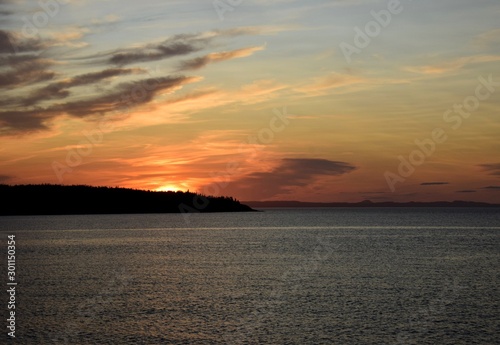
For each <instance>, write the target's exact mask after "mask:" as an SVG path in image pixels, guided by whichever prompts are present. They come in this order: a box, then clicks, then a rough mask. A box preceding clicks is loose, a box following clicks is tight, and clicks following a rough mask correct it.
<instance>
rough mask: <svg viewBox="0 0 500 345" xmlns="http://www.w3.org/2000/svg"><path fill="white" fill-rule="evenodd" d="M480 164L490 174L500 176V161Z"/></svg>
mask: <svg viewBox="0 0 500 345" xmlns="http://www.w3.org/2000/svg"><path fill="white" fill-rule="evenodd" d="M479 166H480V167H481V168H482V169H483V170H484V171H486V172H488V174H490V175H496V176H500V163H492V164H481V165H479Z"/></svg>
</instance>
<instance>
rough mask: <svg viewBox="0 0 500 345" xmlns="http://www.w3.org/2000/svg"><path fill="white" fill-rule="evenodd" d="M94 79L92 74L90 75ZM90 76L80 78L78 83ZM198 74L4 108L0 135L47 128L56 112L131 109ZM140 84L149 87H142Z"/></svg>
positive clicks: (78, 113)
mask: <svg viewBox="0 0 500 345" xmlns="http://www.w3.org/2000/svg"><path fill="white" fill-rule="evenodd" d="M93 77H94V78H95V76H93ZM93 77H88V76H87V77H82V78H81V80H80V82H83V81H84V80H86V79H85V78H89V79H92V78H93ZM199 79H200V78H198V77H186V76H167V77H158V78H147V79H142V80H137V81H133V82H124V83H120V84H118V85H116V86H115V87H114V88H113V89H112V90H110V91H108V92H107V93H105V94H103V95H100V96H97V97H94V98H89V99H85V100H79V101H73V102H66V103H61V104H53V105H51V106H48V107H46V108H35V109H27V110H7V111H2V112H0V125H1V129H0V134H3V135H5V134H25V133H29V132H33V131H38V130H44V129H48V128H49V127H48V122H49V121H50V120H53V119H54V118H56V117H58V116H60V115H64V114H66V115H70V116H75V117H80V118H82V117H89V116H99V115H100V116H103V115H105V114H107V113H110V112H113V111H119V110H122V109H124V108H134V107H138V106H140V105H142V104H146V103H149V102H151V101H152V100H153V99H154V97H155V96H156V95H157V94H159V93H161V92H164V91H167V90H169V91H173V90H176V89H178V88H179V87H181V86H182V85H185V84H188V83H192V82H195V81H198V80H199ZM144 85H146V86H147V87H148V88H149V89H148V90H144ZM137 88H141V89H140V90H143V91H144V92H142V93H141V95H140V97H133V96H134V94H133V92H134V90H137Z"/></svg>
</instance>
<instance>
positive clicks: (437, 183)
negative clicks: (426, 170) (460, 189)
mask: <svg viewBox="0 0 500 345" xmlns="http://www.w3.org/2000/svg"><path fill="white" fill-rule="evenodd" d="M444 184H450V183H449V182H423V183H421V184H420V185H421V186H440V185H444Z"/></svg>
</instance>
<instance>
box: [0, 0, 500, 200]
mask: <svg viewBox="0 0 500 345" xmlns="http://www.w3.org/2000/svg"><path fill="white" fill-rule="evenodd" d="M499 18H500V2H499V1H498V0H478V1H470V0H441V1H431V0H421V1H410V0H402V1H401V2H398V1H397V0H389V1H378V0H328V1H326V0H318V1H311V0H309V1H305V0H276V1H263V0H242V1H238V0H216V1H212V0H204V1H201V0H178V1H177V0H171V1H165V0H162V1H160V0H153V1H150V0H144V1H130V0H99V1H97V0H95V1H94V0H42V1H40V2H38V1H31V0H30V1H28V0H26V1H21V0H12V1H9V0H0V23H1V26H0V65H1V66H0V88H1V96H0V109H1V110H0V183H6V184H27V183H62V184H88V185H96V186H99V185H106V186H122V187H131V188H140V189H151V190H169V189H173V190H188V189H189V190H190V191H198V192H202V193H205V194H221V195H230V196H234V197H236V198H237V199H239V200H244V201H245V200H246V201H250V200H303V201H361V200H365V199H370V200H372V201H387V200H392V201H410V200H414V201H436V200H449V201H452V200H472V201H485V202H500V154H499V153H500V135H499V134H500V25H499Z"/></svg>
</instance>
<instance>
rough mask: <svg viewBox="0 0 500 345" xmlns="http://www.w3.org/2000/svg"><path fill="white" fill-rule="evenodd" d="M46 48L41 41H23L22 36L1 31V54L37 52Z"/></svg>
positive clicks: (32, 39)
mask: <svg viewBox="0 0 500 345" xmlns="http://www.w3.org/2000/svg"><path fill="white" fill-rule="evenodd" d="M45 48H46V45H45V44H44V43H43V42H42V41H41V40H39V39H36V38H30V39H23V38H22V36H21V35H19V34H17V33H14V32H10V31H5V30H0V54H14V53H26V52H37V51H41V50H43V49H45Z"/></svg>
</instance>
